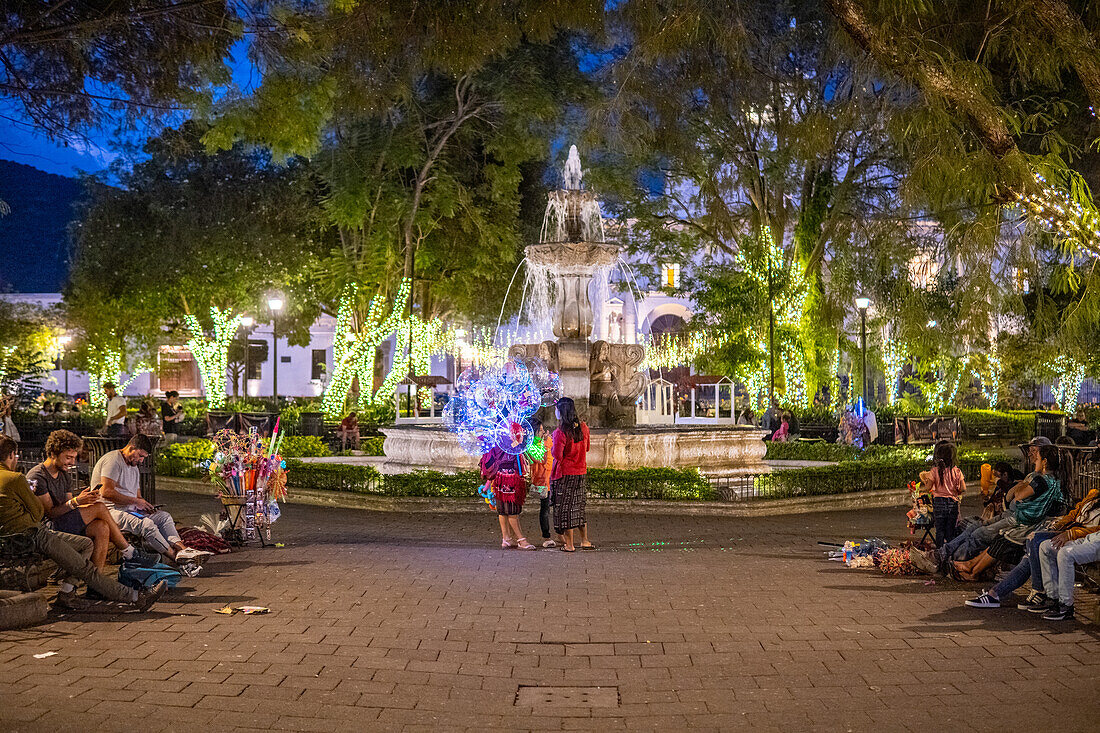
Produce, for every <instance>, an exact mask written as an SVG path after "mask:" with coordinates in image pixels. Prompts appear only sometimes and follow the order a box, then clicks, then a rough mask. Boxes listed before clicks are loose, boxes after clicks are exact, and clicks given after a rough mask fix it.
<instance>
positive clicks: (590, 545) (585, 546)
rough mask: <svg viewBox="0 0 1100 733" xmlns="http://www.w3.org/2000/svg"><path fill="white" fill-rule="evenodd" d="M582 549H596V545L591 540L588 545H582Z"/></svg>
mask: <svg viewBox="0 0 1100 733" xmlns="http://www.w3.org/2000/svg"><path fill="white" fill-rule="evenodd" d="M581 549H582V550H595V549H596V546H595V545H593V544H592V543H591V542H589V543H588V544H587V545H581Z"/></svg>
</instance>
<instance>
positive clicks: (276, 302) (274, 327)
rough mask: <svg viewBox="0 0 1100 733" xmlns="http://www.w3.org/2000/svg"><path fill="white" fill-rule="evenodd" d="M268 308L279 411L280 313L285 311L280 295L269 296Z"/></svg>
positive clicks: (275, 389)
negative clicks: (269, 311) (269, 310)
mask: <svg viewBox="0 0 1100 733" xmlns="http://www.w3.org/2000/svg"><path fill="white" fill-rule="evenodd" d="M267 307H268V308H270V309H271V353H272V358H273V359H274V362H275V372H274V374H273V376H272V382H271V392H272V394H273V397H274V398H275V409H276V410H278V409H279V311H281V310H282V309H283V299H282V298H281V297H280V296H278V295H271V296H268V299H267Z"/></svg>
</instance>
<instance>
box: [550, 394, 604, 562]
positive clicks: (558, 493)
mask: <svg viewBox="0 0 1100 733" xmlns="http://www.w3.org/2000/svg"><path fill="white" fill-rule="evenodd" d="M554 412H555V414H556V415H557V418H558V429H557V430H555V431H554V443H553V449H552V452H553V456H554V468H553V472H552V473H551V474H550V491H551V493H552V495H553V497H554V531H555V532H557V533H558V534H559V535H561V536H562V537H563V538H564V539H565V543H564V544H563V545H562V548H561V549H562V552H576V550H577V548H576V546H575V545H574V542H573V530H580V537H581V549H582V550H594V549H596V547H595V545H593V544H592V543H591V542H589V541H588V521H587V519H586V518H585V504H586V503H587V501H588V446H589V440H588V426H587V425H585V424H584V423H583V422H581V421H580V419H579V418H578V417H577V407H576V405H575V404H574V403H573V400H571V399H569V398H568V397H562V398H561V399H560V400H558V402H557V404H556V405H555V406H554Z"/></svg>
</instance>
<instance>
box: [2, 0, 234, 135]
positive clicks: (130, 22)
mask: <svg viewBox="0 0 1100 733" xmlns="http://www.w3.org/2000/svg"><path fill="white" fill-rule="evenodd" d="M241 7H243V6H241V5H239V4H237V3H231V2H227V1H226V0H121V1H116V2H110V3H100V2H85V1H80V2H70V1H69V0H50V1H49V2H35V1H34V0H9V2H5V4H4V25H3V28H2V29H0V95H2V96H3V97H6V98H7V99H8V101H9V102H10V104H11V105H12V106H13V107H14V114H13V115H12V116H11V117H10V118H9V119H15V120H16V121H19V122H24V121H26V122H28V123H29V124H30V125H32V126H33V127H34V128H35V129H36V130H37V131H39V132H42V133H44V134H46V135H47V136H49V137H54V138H57V137H61V138H64V137H67V136H69V135H72V134H79V133H83V132H86V131H88V130H89V129H95V128H101V129H103V128H109V127H111V126H112V125H114V124H115V123H119V122H121V123H123V124H130V125H132V124H134V123H136V122H137V121H138V120H139V119H150V118H154V119H163V118H165V117H168V116H170V115H172V114H175V113H176V112H177V111H179V110H180V109H181V108H189V109H203V108H206V107H208V106H209V104H210V100H211V98H212V89H211V85H212V84H225V83H228V82H229V78H230V77H229V70H228V68H227V67H226V65H225V61H224V59H225V58H226V57H227V56H228V54H229V50H230V47H231V46H232V45H233V44H234V43H235V42H236V41H237V40H238V39H239V38H240V37H241V34H242V31H243V25H242V19H241V18H240V17H239V16H238V15H237V12H236V11H237V10H238V9H240V8H241Z"/></svg>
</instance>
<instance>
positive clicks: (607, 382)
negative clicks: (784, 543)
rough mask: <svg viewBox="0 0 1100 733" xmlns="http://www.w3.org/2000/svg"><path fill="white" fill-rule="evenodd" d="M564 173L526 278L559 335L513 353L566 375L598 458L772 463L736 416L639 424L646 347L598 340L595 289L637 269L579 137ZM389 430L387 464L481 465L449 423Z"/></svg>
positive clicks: (712, 468) (630, 462)
mask: <svg viewBox="0 0 1100 733" xmlns="http://www.w3.org/2000/svg"><path fill="white" fill-rule="evenodd" d="M562 173H563V175H562V180H563V188H561V189H559V190H557V191H552V192H551V193H550V195H549V198H548V201H547V205H546V214H545V217H544V219H543V224H542V229H541V234H540V236H539V241H538V242H537V243H535V244H531V245H528V246H527V251H526V260H525V261H526V267H527V275H526V280H525V285H524V291H525V300H526V293H527V292H528V291H529V292H530V294H531V297H530V301H529V302H530V306H529V309H528V310H527V315H528V321H529V323H530V324H531V328H530V329H529V333H532V334H537V333H540V332H545V328H546V326H547V325H549V327H550V329H551V330H552V332H553V335H554V337H556V338H555V339H554V340H551V339H550V338H545V339H544V340H542V341H540V342H538V343H528V344H515V345H513V346H512V347H511V348H510V349H509V351H508V353H509V356H514V357H519V358H521V359H530V358H533V357H539V358H541V359H543V360H544V361H545V362H546V363H547V364H548V365H549V366H550V368H551V370H553V371H556V372H558V374H559V375H560V376H561V381H562V387H563V390H564V393H565V395H566V396H567V397H571V398H572V399H573V400H574V402H575V403H576V405H577V412H578V414H579V415H581V417H582V419H584V420H586V421H587V422H588V424H589V426H590V427H592V448H591V451H590V453H589V458H588V465H589V466H592V467H601V468H602V467H609V468H659V467H675V468H683V467H698V468H700V469H701V470H704V471H706V472H707V473H711V474H716V475H743V474H749V473H764V472H766V471H767V467H766V466H765V465H764V464H763V458H764V452H765V448H764V443H763V441H762V440H761V438H762V437H763V436H764V431H762V430H758V429H755V428H751V427H748V426H732V425H731V426H721V427H719V426H698V425H695V426H661V427H657V426H654V427H636V426H635V414H636V412H635V405H636V402H637V398H638V396H639V395H640V394H641V392H642V390H643V389H644V388H645V385H646V376H645V374H643V373H642V372H641V371H640V369H641V365H642V363H643V361H644V360H645V349H644V347H642V346H641V345H638V344H612V343H609V342H607V341H604V340H597V341H595V342H593V341H591V340H590V338H591V336H592V325H593V320H592V301H591V300H590V298H589V287H590V286H591V285H592V284H593V279H594V278H595V279H596V285H595V289H596V293H597V297H603V298H606V297H607V296H606V294H607V289H608V286H607V279H608V277H609V273H610V270H611V269H612V268H613V267H616V266H620V267H621V268H622V269H623V271H624V277H625V278H626V279H627V285H628V287H629V286H630V284H631V275H632V273H630V272H629V268H627V267H626V263H625V262H623V261H622V259H621V258H620V256H619V254H620V246H619V245H618V244H617V243H614V242H608V241H606V238H605V231H604V225H603V218H602V216H601V215H600V205H599V201H598V200H597V198H596V196H595V194H594V193H592V192H591V191H586V190H584V189H583V187H582V179H583V177H584V171H583V170H582V168H581V162H580V156H579V155H578V153H577V147H576V146H575V145H574V146H571V147H570V148H569V157H568V160H567V161H566V164H565V168H564V170H563V172H562ZM634 287H635V288H636V287H637V283H636V282H635V283H634ZM601 294H602V295H601ZM636 297H637V296H636ZM636 307H637V302H635V308H636ZM548 412H549V413H550V414H549V415H545V416H544V417H546V418H547V419H548V421H549V423H550V424H553V411H552V410H548ZM383 432H384V433H385V434H386V442H385V445H384V450H385V453H386V457H387V462H386V464H385V465H384V467H383V468H384V470H387V471H394V472H396V471H404V470H408V469H409V468H415V467H425V466H427V467H432V468H436V469H457V468H473V467H474V466H476V460H475V459H473V458H472V457H470V456H468V455H467V454H466V453H465V452H464V451H463V450H462V448H461V447H460V446H459V444H458V441H457V440H456V439H455V437H454V435H453V434H452V433H450V432H448V431H446V430H444V429H442V428H435V427H429V426H406V425H402V426H397V427H394V428H386V429H385V430H384V431H383Z"/></svg>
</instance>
